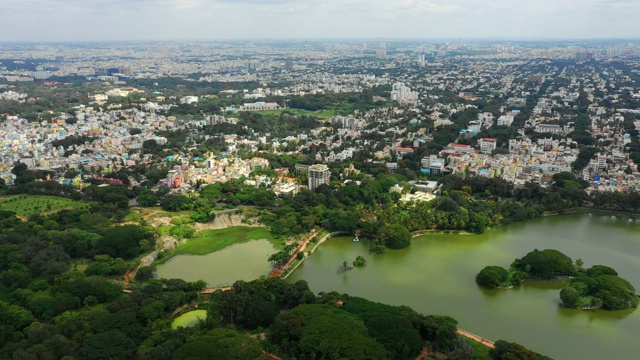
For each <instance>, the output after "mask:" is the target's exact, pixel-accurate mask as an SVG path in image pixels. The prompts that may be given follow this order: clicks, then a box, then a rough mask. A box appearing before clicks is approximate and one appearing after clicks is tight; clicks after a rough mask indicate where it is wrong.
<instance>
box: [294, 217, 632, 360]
mask: <svg viewBox="0 0 640 360" xmlns="http://www.w3.org/2000/svg"><path fill="white" fill-rule="evenodd" d="M351 239H352V237H340V238H334V239H331V240H329V241H327V242H326V243H324V244H323V245H322V246H320V248H319V249H318V250H317V251H316V253H315V254H313V255H312V256H311V257H310V258H308V259H307V260H306V261H305V262H304V264H303V265H302V266H301V267H300V268H298V270H297V271H296V272H295V273H293V274H292V275H291V277H290V278H289V281H296V280H298V279H304V280H306V281H308V282H309V284H310V286H311V288H312V290H314V291H316V292H318V291H329V290H336V291H339V292H344V293H348V294H350V295H356V296H362V297H365V298H367V299H370V300H375V301H379V302H383V303H388V304H395V305H408V306H411V307H412V308H414V309H415V310H417V311H419V312H422V313H424V314H447V315H451V316H453V317H454V318H456V319H457V320H458V321H459V325H458V326H459V327H460V328H462V329H465V330H467V331H471V332H473V333H477V334H479V335H481V336H483V337H485V338H487V339H491V340H496V339H505V340H509V341H515V342H518V343H521V344H523V345H525V346H527V347H530V348H532V349H534V350H536V351H539V352H541V353H543V354H545V355H547V356H551V357H553V358H556V359H638V358H640V345H639V343H638V341H637V340H636V337H637V336H638V334H640V310H638V311H635V312H634V311H616V312H608V311H582V310H573V309H563V308H560V307H559V306H558V303H559V295H558V293H559V289H560V288H562V286H563V282H562V281H554V282H539V281H530V282H527V283H525V284H523V285H522V286H520V287H518V288H514V289H510V290H485V289H482V288H480V287H478V286H477V285H476V284H475V275H476V274H477V273H478V271H479V270H480V269H482V268H483V267H484V266H486V265H493V264H495V265H501V266H504V267H507V266H509V264H510V263H511V261H513V259H515V258H516V257H522V256H524V255H525V254H526V253H527V252H529V251H531V250H533V249H536V248H537V249H546V248H554V249H558V250H560V251H562V252H564V253H565V254H567V255H568V256H570V257H572V258H573V259H576V258H582V259H583V260H584V262H585V266H591V265H594V264H605V265H610V266H612V267H614V268H615V269H616V270H617V271H618V272H619V273H620V276H622V277H624V278H626V279H628V280H629V281H631V283H632V284H633V285H634V286H635V287H636V289H638V290H639V292H640V225H638V224H635V223H629V222H627V220H626V219H621V218H620V217H612V216H595V215H594V216H591V215H586V214H585V215H583V214H575V215H564V216H554V217H546V218H541V219H536V220H532V221H529V222H526V223H520V224H513V225H509V226H505V227H501V228H497V229H494V230H491V231H488V232H487V233H485V234H482V235H466V236H465V235H429V236H422V237H419V238H414V239H413V240H412V243H411V246H410V247H409V248H407V249H403V250H396V251H388V252H387V253H385V254H384V255H375V256H374V255H369V254H368V251H367V250H368V244H367V241H366V240H364V241H361V242H359V243H354V242H352V241H351ZM358 255H364V256H365V257H366V258H367V260H368V264H367V265H366V267H364V268H361V269H357V268H356V269H353V270H351V271H348V272H346V273H344V274H340V275H338V274H337V273H336V269H337V268H338V266H339V265H340V264H341V263H342V262H343V261H345V260H347V261H348V262H349V263H351V262H352V261H353V260H354V259H355V258H356V256H358Z"/></svg>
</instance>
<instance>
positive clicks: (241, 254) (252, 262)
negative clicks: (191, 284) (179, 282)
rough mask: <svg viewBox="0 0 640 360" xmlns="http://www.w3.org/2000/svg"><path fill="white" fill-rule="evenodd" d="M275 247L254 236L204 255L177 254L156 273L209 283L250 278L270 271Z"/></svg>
mask: <svg viewBox="0 0 640 360" xmlns="http://www.w3.org/2000/svg"><path fill="white" fill-rule="evenodd" d="M277 251H278V250H276V249H275V248H274V247H273V245H272V244H271V243H269V241H267V240H253V241H249V242H247V243H243V244H235V245H231V246H229V247H226V248H224V249H222V250H220V251H216V252H214V253H210V254H207V255H177V256H175V257H173V258H172V259H170V260H169V261H167V262H166V263H164V264H162V265H159V266H158V277H160V278H167V279H174V278H179V279H184V280H186V281H197V280H204V281H206V282H207V284H208V286H209V287H219V286H225V285H231V284H233V283H234V282H235V281H236V280H245V281H251V280H254V279H257V278H259V277H260V276H262V275H267V274H268V273H269V271H270V270H271V264H270V263H269V262H268V261H267V259H268V258H269V255H271V254H273V253H275V252H277Z"/></svg>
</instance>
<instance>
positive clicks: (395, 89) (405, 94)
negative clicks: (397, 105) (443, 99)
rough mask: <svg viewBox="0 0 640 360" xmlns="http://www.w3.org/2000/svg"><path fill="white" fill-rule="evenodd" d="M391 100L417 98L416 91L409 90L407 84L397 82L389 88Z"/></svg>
mask: <svg viewBox="0 0 640 360" xmlns="http://www.w3.org/2000/svg"><path fill="white" fill-rule="evenodd" d="M391 100H395V101H403V100H404V101H415V100H418V92H416V91H411V89H410V88H409V87H408V86H405V85H404V84H403V83H401V82H398V83H395V84H393V86H392V88H391Z"/></svg>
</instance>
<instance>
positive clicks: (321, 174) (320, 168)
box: [308, 164, 331, 190]
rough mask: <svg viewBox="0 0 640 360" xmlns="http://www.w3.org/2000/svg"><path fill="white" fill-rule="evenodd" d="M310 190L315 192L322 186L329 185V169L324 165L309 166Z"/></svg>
mask: <svg viewBox="0 0 640 360" xmlns="http://www.w3.org/2000/svg"><path fill="white" fill-rule="evenodd" d="M308 171H309V190H314V189H315V188H317V187H318V186H320V185H322V184H327V185H329V176H330V175H331V173H330V172H329V168H328V167H327V165H324V164H315V165H311V166H309V170H308Z"/></svg>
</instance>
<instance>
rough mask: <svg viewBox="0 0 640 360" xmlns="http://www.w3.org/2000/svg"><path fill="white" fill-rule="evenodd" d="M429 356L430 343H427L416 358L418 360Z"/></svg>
mask: <svg viewBox="0 0 640 360" xmlns="http://www.w3.org/2000/svg"><path fill="white" fill-rule="evenodd" d="M427 357H429V345H425V346H423V347H422V351H420V355H418V357H417V358H416V360H422V359H426V358H427Z"/></svg>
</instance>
